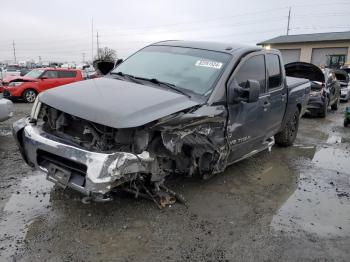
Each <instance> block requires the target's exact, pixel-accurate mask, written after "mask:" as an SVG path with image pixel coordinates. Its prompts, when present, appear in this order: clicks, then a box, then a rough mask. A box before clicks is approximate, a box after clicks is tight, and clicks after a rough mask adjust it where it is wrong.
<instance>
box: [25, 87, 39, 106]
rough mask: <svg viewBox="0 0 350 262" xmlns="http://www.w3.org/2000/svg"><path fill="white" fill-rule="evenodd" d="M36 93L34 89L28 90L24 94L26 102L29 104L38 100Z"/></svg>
mask: <svg viewBox="0 0 350 262" xmlns="http://www.w3.org/2000/svg"><path fill="white" fill-rule="evenodd" d="M36 96H37V94H36V92H35V90H33V89H27V90H26V91H24V92H23V95H22V98H23V100H24V101H26V102H27V103H33V102H34V101H35V99H36Z"/></svg>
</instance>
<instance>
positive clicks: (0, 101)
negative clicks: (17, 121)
mask: <svg viewBox="0 0 350 262" xmlns="http://www.w3.org/2000/svg"><path fill="white" fill-rule="evenodd" d="M12 116H13V104H12V102H11V101H10V100H8V99H5V98H0V122H2V121H5V120H7V119H9V118H10V117H12Z"/></svg>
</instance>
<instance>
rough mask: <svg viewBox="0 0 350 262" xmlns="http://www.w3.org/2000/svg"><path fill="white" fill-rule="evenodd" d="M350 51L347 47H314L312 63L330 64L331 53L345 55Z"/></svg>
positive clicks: (318, 64)
mask: <svg viewBox="0 0 350 262" xmlns="http://www.w3.org/2000/svg"><path fill="white" fill-rule="evenodd" d="M347 53H348V48H347V47H335V48H313V49H312V57H311V63H313V64H314V65H317V66H320V65H328V63H329V58H330V56H331V55H345V56H346V54H347Z"/></svg>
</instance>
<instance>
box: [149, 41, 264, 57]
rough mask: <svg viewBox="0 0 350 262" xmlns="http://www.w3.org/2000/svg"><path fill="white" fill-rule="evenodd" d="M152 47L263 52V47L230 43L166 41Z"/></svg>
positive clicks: (230, 52) (229, 52) (228, 51)
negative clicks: (164, 46)
mask: <svg viewBox="0 0 350 262" xmlns="http://www.w3.org/2000/svg"><path fill="white" fill-rule="evenodd" d="M152 45H159V46H161V45H166V46H178V47H188V48H197V49H205V50H211V51H217V52H223V53H228V54H232V53H235V52H237V51H240V52H242V51H245V52H246V51H248V52H251V51H258V50H262V48H261V47H257V46H249V45H242V44H232V43H231V44H230V43H222V42H209V41H183V40H166V41H161V42H157V43H154V44H152Z"/></svg>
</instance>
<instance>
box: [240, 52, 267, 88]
mask: <svg viewBox="0 0 350 262" xmlns="http://www.w3.org/2000/svg"><path fill="white" fill-rule="evenodd" d="M234 80H235V81H237V83H238V85H239V86H240V87H245V85H246V82H247V80H256V81H258V82H259V83H260V93H265V82H266V81H265V80H266V79H265V58H264V55H257V56H253V57H251V58H248V59H247V60H246V61H245V62H244V64H243V65H242V66H241V67H240V68H239V69H238V71H237V72H236V74H235V77H234Z"/></svg>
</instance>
